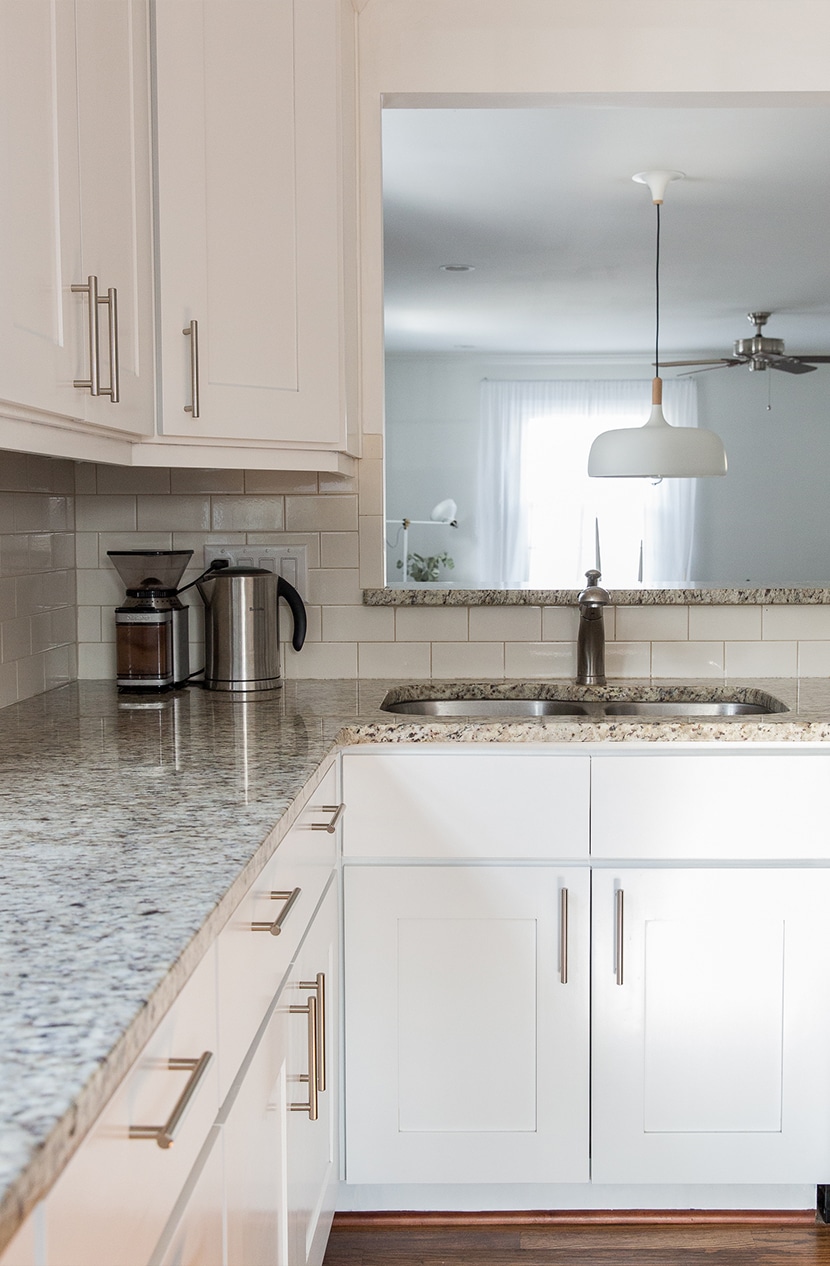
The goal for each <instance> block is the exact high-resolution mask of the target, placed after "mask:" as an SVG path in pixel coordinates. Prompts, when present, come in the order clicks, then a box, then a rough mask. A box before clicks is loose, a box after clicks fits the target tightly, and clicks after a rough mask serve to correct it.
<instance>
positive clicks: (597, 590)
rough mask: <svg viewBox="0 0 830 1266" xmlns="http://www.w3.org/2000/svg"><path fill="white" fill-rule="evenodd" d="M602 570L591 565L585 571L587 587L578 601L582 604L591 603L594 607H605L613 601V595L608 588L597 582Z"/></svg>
mask: <svg viewBox="0 0 830 1266" xmlns="http://www.w3.org/2000/svg"><path fill="white" fill-rule="evenodd" d="M601 575H602V572H600V571H597V569H596V567H590V568H589V569H588V571H586V573H585V579H586V580H587V581H588V584H587V585H586V587H585V588H584V589H583V590H582V591H581V593H580V594H579V596H578V597H577V602H578V603H579V604H580V606H582V605H590V606H594V607H604V606H606V605H607V604H608V603H610V601H611V595H610V593H609V592H608V590H607V589H603V588H602V586H601V585H598V584H597V581H598V580H599V579H600V577H601Z"/></svg>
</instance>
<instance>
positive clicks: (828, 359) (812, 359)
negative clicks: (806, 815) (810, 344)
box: [792, 353, 830, 365]
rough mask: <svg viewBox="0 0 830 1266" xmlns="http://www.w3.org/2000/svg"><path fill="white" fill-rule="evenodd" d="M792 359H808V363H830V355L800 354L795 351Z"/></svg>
mask: <svg viewBox="0 0 830 1266" xmlns="http://www.w3.org/2000/svg"><path fill="white" fill-rule="evenodd" d="M792 359H793V360H803V361H806V362H807V364H808V365H830V356H809V355H806V356H799V355H798V354H797V353H793V355H792Z"/></svg>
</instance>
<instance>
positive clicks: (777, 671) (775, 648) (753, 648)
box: [725, 641, 798, 677]
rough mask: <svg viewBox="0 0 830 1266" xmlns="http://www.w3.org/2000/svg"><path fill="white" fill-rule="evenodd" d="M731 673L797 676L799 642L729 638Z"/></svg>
mask: <svg viewBox="0 0 830 1266" xmlns="http://www.w3.org/2000/svg"><path fill="white" fill-rule="evenodd" d="M725 647H726V675H727V677H794V676H795V674H796V671H797V669H798V643H797V642H794V641H793V642H726V643H725Z"/></svg>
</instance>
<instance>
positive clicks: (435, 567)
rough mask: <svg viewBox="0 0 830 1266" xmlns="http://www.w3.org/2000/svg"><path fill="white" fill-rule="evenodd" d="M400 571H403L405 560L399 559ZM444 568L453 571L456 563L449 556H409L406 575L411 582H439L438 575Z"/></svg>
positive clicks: (446, 554)
mask: <svg viewBox="0 0 830 1266" xmlns="http://www.w3.org/2000/svg"><path fill="white" fill-rule="evenodd" d="M397 565H398V570H399V571H400V570H402V569H403V559H401V558H399V559H398V564H397ZM442 567H444V568H446V569H447V570H448V571H451V570H452V569H453V568H454V567H455V563H454V562H453V560H452V559H451V558H450V556H449V554H448V553H447V552H446V551H444V553H443V554H408V555H407V558H406V574H407V578H408V579H409V580H416V581H424V580H437V579H438V573H439V572H440V570H441V568H442Z"/></svg>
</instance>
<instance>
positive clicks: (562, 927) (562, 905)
mask: <svg viewBox="0 0 830 1266" xmlns="http://www.w3.org/2000/svg"><path fill="white" fill-rule="evenodd" d="M559 980H560V982H561V984H563V985H567V983H568V890H567V888H560V890H559Z"/></svg>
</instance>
